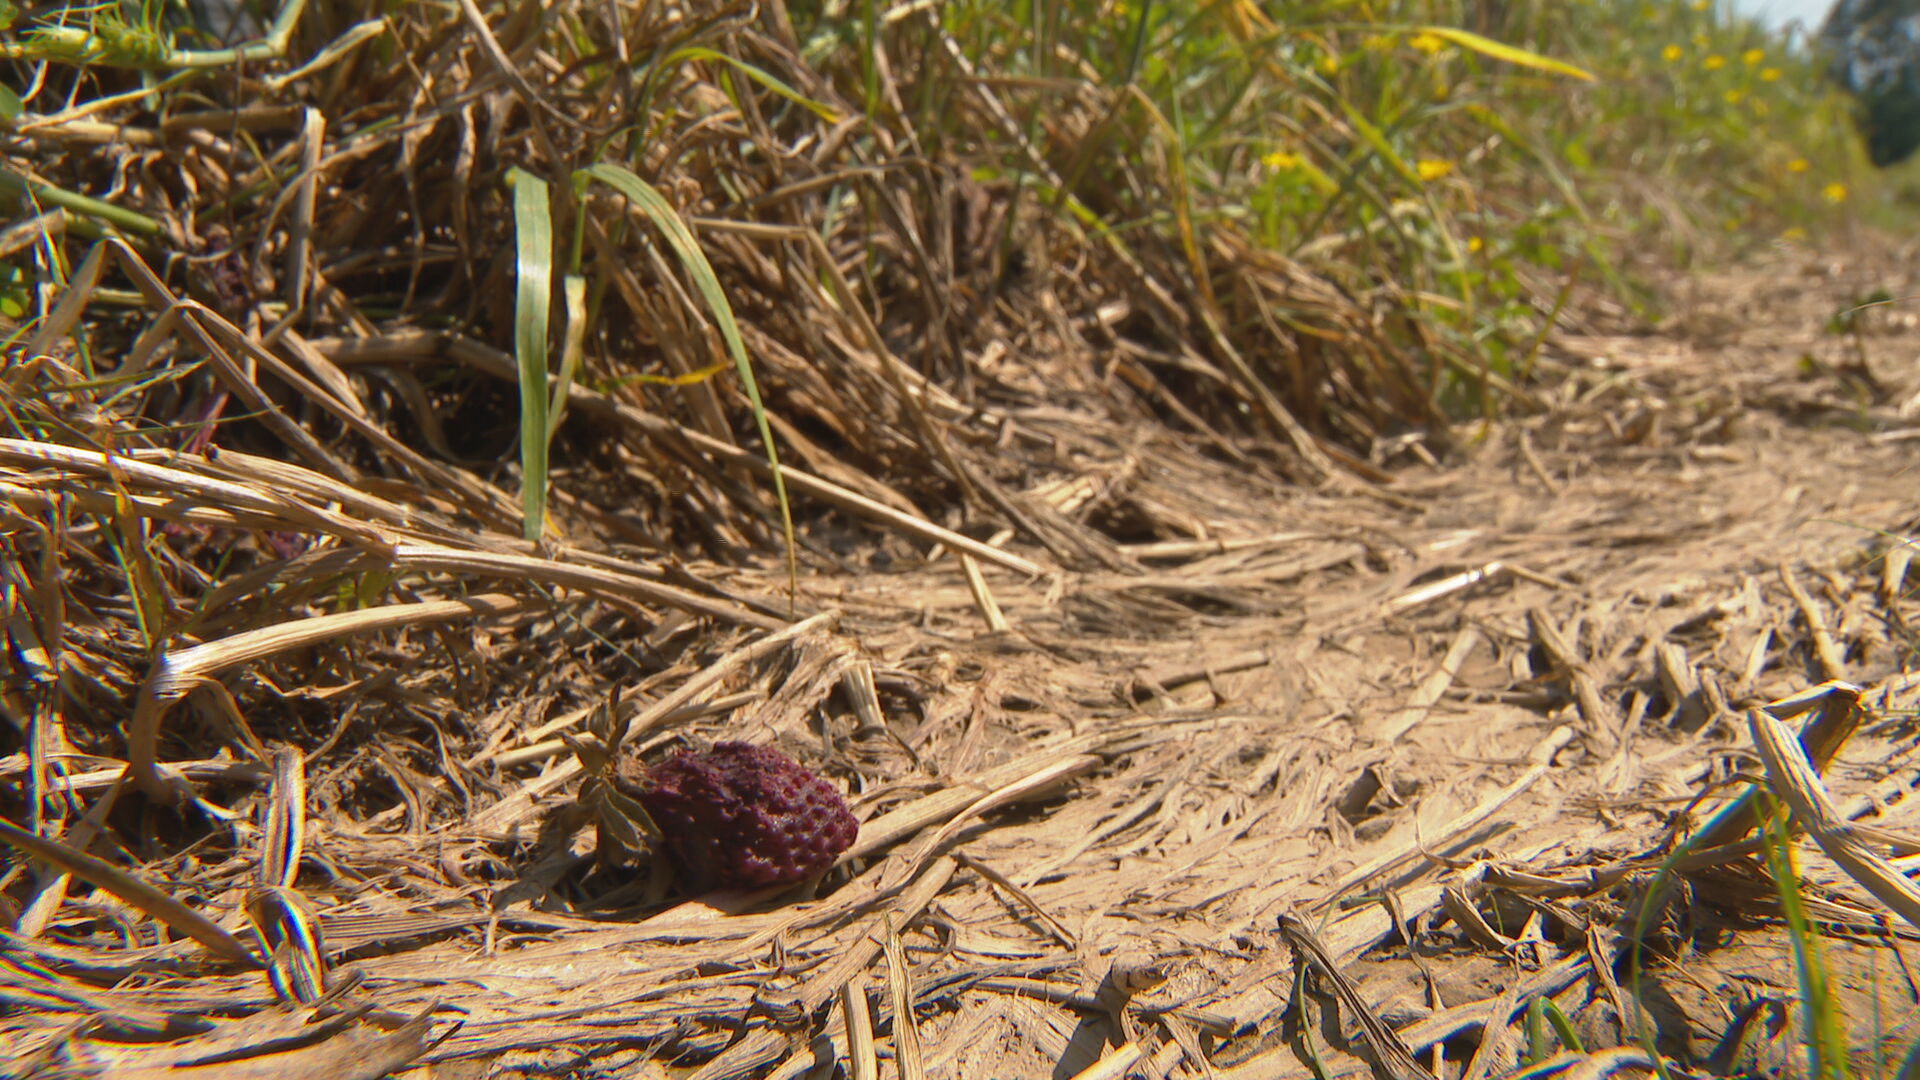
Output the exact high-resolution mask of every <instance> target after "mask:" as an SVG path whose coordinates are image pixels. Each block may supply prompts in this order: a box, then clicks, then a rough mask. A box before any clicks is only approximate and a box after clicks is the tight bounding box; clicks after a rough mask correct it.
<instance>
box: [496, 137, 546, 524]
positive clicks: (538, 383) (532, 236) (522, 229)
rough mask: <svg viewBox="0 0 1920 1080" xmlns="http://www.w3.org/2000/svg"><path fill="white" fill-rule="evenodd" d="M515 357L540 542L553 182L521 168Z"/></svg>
mask: <svg viewBox="0 0 1920 1080" xmlns="http://www.w3.org/2000/svg"><path fill="white" fill-rule="evenodd" d="M507 186H508V187H509V188H511V189H512V190H513V257H514V272H515V286H514V292H513V356H514V359H515V360H517V361H518V362H519V365H520V481H521V485H522V488H521V498H520V504H521V512H522V522H521V531H522V533H523V534H524V535H525V536H526V538H527V539H528V540H532V541H537V540H539V539H540V537H541V535H542V534H543V533H544V532H545V531H546V522H547V437H548V431H547V320H548V317H549V312H551V311H552V304H553V219H552V216H551V214H550V213H549V211H548V209H547V202H548V192H547V182H546V181H544V180H542V179H540V178H539V177H537V176H535V175H533V174H532V173H530V172H527V171H526V170H524V169H521V168H519V167H517V166H516V167H515V168H512V169H509V170H508V171H507Z"/></svg>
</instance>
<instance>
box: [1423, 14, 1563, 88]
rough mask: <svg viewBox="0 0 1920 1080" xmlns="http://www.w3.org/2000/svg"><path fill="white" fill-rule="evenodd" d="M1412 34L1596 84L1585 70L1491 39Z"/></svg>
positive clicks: (1438, 30)
mask: <svg viewBox="0 0 1920 1080" xmlns="http://www.w3.org/2000/svg"><path fill="white" fill-rule="evenodd" d="M1415 32H1416V33H1421V34H1432V35H1433V36H1434V37H1437V38H1441V39H1443V40H1446V41H1451V42H1453V43H1454V44H1455V45H1458V46H1460V47H1461V48H1463V49H1471V50H1472V51H1474V52H1477V53H1479V54H1480V55H1481V56H1489V57H1492V58H1493V59H1495V60H1504V61H1506V62H1507V63H1509V64H1518V65H1519V66H1521V67H1528V68H1533V69H1534V70H1536V71H1550V72H1553V73H1554V74H1555V75H1566V76H1568V77H1570V78H1574V79H1580V80H1582V81H1584V82H1598V81H1599V80H1598V79H1595V78H1594V77H1593V74H1592V73H1591V72H1589V71H1587V70H1586V69H1585V68H1577V67H1574V66H1573V65H1572V64H1569V63H1566V62H1565V61H1561V60H1555V59H1554V58H1552V57H1550V56H1541V55H1540V54H1539V53H1536V52H1528V51H1527V50H1525V49H1519V48H1515V47H1514V46H1512V45H1505V44H1502V43H1500V42H1498V41H1495V40H1493V39H1492V38H1487V37H1481V36H1480V35H1479V34H1475V33H1472V32H1471V31H1467V30H1461V29H1459V28H1458V27H1453V26H1421V27H1417V28H1416V29H1415Z"/></svg>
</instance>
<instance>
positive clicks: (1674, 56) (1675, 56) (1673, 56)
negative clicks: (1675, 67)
mask: <svg viewBox="0 0 1920 1080" xmlns="http://www.w3.org/2000/svg"><path fill="white" fill-rule="evenodd" d="M1685 55H1687V50H1685V49H1683V48H1681V47H1680V46H1678V45H1669V46H1667V47H1666V48H1664V49H1661V50H1660V59H1662V60H1665V61H1666V62H1667V63H1669V64H1677V63H1679V62H1680V58H1681V57H1683V56H1685Z"/></svg>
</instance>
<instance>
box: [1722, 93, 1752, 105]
mask: <svg viewBox="0 0 1920 1080" xmlns="http://www.w3.org/2000/svg"><path fill="white" fill-rule="evenodd" d="M1720 96H1721V97H1723V98H1726V99H1727V104H1729V105H1738V104H1740V102H1741V100H1742V99H1744V98H1745V97H1746V96H1747V92H1746V91H1745V90H1729V91H1727V92H1726V93H1724V94H1722V95H1720Z"/></svg>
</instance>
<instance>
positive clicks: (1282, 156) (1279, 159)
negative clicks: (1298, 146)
mask: <svg viewBox="0 0 1920 1080" xmlns="http://www.w3.org/2000/svg"><path fill="white" fill-rule="evenodd" d="M1260 164H1262V165H1265V166H1266V167H1267V168H1269V169H1272V170H1273V171H1274V172H1292V171H1293V170H1295V169H1297V168H1299V167H1300V155H1299V154H1289V153H1287V152H1286V151H1285V150H1275V151H1274V152H1272V153H1271V154H1268V155H1267V156H1265V157H1263V158H1261V159H1260Z"/></svg>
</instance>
